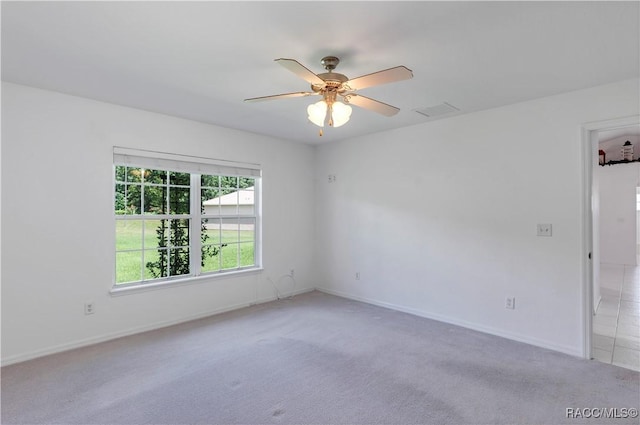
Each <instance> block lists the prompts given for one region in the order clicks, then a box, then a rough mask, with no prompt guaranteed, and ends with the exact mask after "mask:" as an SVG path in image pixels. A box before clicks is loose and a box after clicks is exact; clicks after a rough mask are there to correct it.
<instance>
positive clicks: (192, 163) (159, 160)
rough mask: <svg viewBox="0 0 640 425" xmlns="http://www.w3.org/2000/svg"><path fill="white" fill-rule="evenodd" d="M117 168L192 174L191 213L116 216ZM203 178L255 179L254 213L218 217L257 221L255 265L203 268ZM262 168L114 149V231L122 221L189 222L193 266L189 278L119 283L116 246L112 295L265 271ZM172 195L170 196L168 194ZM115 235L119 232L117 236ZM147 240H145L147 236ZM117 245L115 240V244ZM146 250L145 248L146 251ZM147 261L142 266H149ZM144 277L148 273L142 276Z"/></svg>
mask: <svg viewBox="0 0 640 425" xmlns="http://www.w3.org/2000/svg"><path fill="white" fill-rule="evenodd" d="M116 166H126V167H132V168H134V167H135V168H145V169H154V170H163V171H176V172H181V173H189V174H190V213H189V214H158V215H149V216H145V214H144V212H142V213H141V214H139V215H138V214H136V215H126V214H125V215H120V214H116V213H115V208H113V207H114V202H115V192H116V190H115V186H116V176H115V174H116V173H115V170H116ZM201 175H217V176H232V177H250V178H253V179H254V182H255V185H254V213H253V214H240V211H239V210H237V213H236V214H235V215H228V214H227V215H222V214H221V215H219V216H217V217H216V218H219V219H220V220H221V222H222V220H224V219H225V218H226V219H236V218H237V219H242V218H250V219H253V220H255V230H254V242H253V243H254V264H253V265H251V266H244V267H241V266H240V262H239V261H238V267H236V268H231V269H220V270H215V271H207V272H203V271H202V266H201V254H200V252H201V247H202V244H201V220H202V219H203V218H204V216H206V215H207V214H205V213H202V212H201V210H200V208H201V195H200V188H201V186H200V183H201V180H200V177H201ZM261 175H262V172H261V168H260V165H259V164H251V163H240V162H235V161H226V160H218V159H212V158H202V157H196V156H187V155H178V154H170V153H164V152H155V151H148V150H140V149H129V148H123V147H114V148H113V171H112V185H111V186H112V191H113V194H112V195H113V196H112V200H113V201H112V212H113V218H114V221H113V223H114V231H115V229H116V224H117V222H118V221H123V220H145V219H148V220H159V219H189V220H190V228H189V239H190V240H189V251H190V255H189V263H190V264H189V266H190V268H189V269H190V273H189V274H186V275H178V276H169V277H162V278H156V279H146V280H144V279H143V280H140V281H134V282H127V283H120V284H116V258H115V253H116V252H121V251H117V250H115V243H114V257H113V258H114V261H113V264H114V267H113V279H112V289H111V293H112V294H114V295H116V294H118V293H124V292H128V291H131V290H139V289H151V288H154V289H157V288H158V287H166V286H172V285H175V284H184V283H194V282H197V281H200V280H202V279H211V278H215V277H222V276H229V275H234V274H238V273H247V272H255V271H260V270H262V231H261V229H262V219H261V218H262V214H261V193H262V192H261V189H262V182H261V180H262V179H261ZM167 196H169V194H167ZM114 234H115V233H114ZM143 239H144V237H143ZM114 242H115V241H114ZM142 249H143V250H144V246H143V248H142ZM239 255H240V246H238V256H239ZM144 263H145V262H144V261H143V264H142V267H145V264H144ZM142 275H143V276H144V273H142Z"/></svg>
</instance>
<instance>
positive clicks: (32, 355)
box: [0, 288, 315, 366]
mask: <svg viewBox="0 0 640 425" xmlns="http://www.w3.org/2000/svg"><path fill="white" fill-rule="evenodd" d="M314 290H315V288H304V289H298V290H296V291H294V292H293V293H288V294H287V296H295V295H300V294H304V293H306V292H312V291H314ZM276 300H277V298H276V296H275V295H274V296H272V297H266V298H262V299H257V300H253V301H249V302H246V303H239V304H235V305H231V306H227V307H222V308H218V309H214V310H210V311H205V312H202V313H198V314H194V315H189V316H184V317H181V318H179V319H174V320H167V321H162V322H156V323H152V324H148V325H144V326H138V327H135V328H130V329H126V330H123V331H119V332H113V333H108V334H104V335H100V336H96V337H91V338H85V339H80V340H76V341H73V342H69V343H65V344H60V345H55V346H52V347H48V348H45V349H41V350H34V351H30V352H27V353H22V354H18V355H14V356H9V357H6V358H3V359H2V361H1V362H0V364H1V365H2V366H9V365H11V364H15V363H21V362H25V361H27V360H33V359H36V358H38V357H44V356H48V355H51V354H57V353H61V352H64V351H69V350H73V349H76V348H82V347H86V346H89V345H94V344H99V343H101V342H106V341H110V340H113V339H117V338H122V337H125V336H130V335H135V334H139V333H142V332H148V331H153V330H156V329H161V328H166V327H168V326H173V325H178V324H180V323H186V322H191V321H193V320H198V319H204V318H205V317H210V316H215V315H217V314H222V313H226V312H228V311H233V310H238V309H241V308H245V307H250V306H253V305H257V304H264V303H268V302H271V301H276Z"/></svg>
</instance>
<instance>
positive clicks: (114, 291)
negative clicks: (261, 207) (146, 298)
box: [109, 267, 264, 297]
mask: <svg viewBox="0 0 640 425" xmlns="http://www.w3.org/2000/svg"><path fill="white" fill-rule="evenodd" d="M262 270H264V269H263V268H262V267H256V268H252V269H246V270H236V271H232V272H227V273H218V274H207V275H202V276H194V277H188V278H183V279H171V280H165V281H162V282H154V283H143V284H139V285H132V286H124V287H121V288H119V287H117V286H114V287H112V288H111V290H110V291H109V294H111V296H113V297H117V296H121V295H128V294H137V293H140V292H147V291H154V290H158V289H168V288H174V287H177V286H185V285H193V284H198V283H202V282H203V281H208V280H217V279H223V278H233V277H238V276H242V275H247V274H254V273H260V272H262Z"/></svg>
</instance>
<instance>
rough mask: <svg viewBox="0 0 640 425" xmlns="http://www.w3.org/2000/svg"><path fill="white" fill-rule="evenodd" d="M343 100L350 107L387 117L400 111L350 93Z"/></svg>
mask: <svg viewBox="0 0 640 425" xmlns="http://www.w3.org/2000/svg"><path fill="white" fill-rule="evenodd" d="M344 98H345V101H346V102H347V103H349V104H351V105H356V106H359V107H361V108H364V109H369V110H370V111H373V112H377V113H379V114H382V115H385V116H387V117H392V116H394V115H395V114H397V113H398V111H400V109H399V108H396V107H395V106H391V105H387V104H386V103H383V102H380V101H378V100H374V99H371V98H369V97H366V96H361V95H358V94H353V93H351V94H348V95H346V96H345V97H344Z"/></svg>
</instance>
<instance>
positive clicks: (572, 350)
mask: <svg viewBox="0 0 640 425" xmlns="http://www.w3.org/2000/svg"><path fill="white" fill-rule="evenodd" d="M316 290H317V291H320V292H324V293H326V294H330V295H336V296H338V297H342V298H348V299H351V300H354V301H361V302H364V303H367V304H372V305H377V306H379V307H385V308H389V309H391V310H396V311H401V312H403V313H408V314H412V315H414V316H419V317H424V318H425V319H432V320H436V321H438V322H443V323H448V324H450V325H455V326H460V327H463V328H467V329H471V330H474V331H478V332H483V333H486V334H490V335H495V336H499V337H502V338H506V339H510V340H513V341H518V342H523V343H525V344H529V345H534V346H536V347H541V348H546V349H549V350H553V351H558V352H560V353H564V354H568V355H571V356H575V357H580V358H582V357H583V353H582V350H580V349H576V347H572V346H569V345H562V344H556V343H554V342H551V341H546V340H542V339H538V338H532V337H529V336H527V335H521V334H518V333H514V332H506V331H504V330H502V329H496V328H493V327H490V326H483V325H478V324H477V323H473V322H467V321H465V320H459V319H455V318H452V317H448V316H443V315H440V314H434V313H429V312H427V311H423V310H419V309H414V308H410V307H404V306H401V305H397V304H392V303H388V302H384V301H379V300H375V299H372V298H366V297H360V296H356V295H352V294H348V293H346V292H342V291H335V290H332V289H326V288H316Z"/></svg>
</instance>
